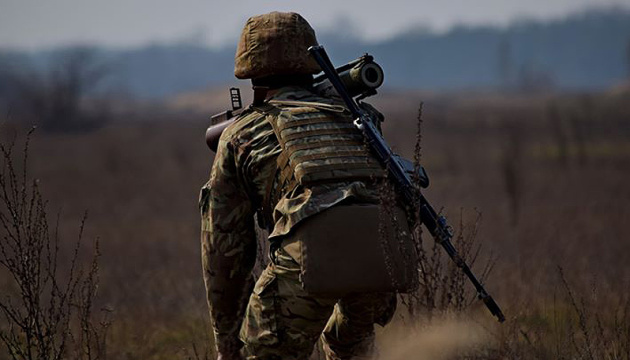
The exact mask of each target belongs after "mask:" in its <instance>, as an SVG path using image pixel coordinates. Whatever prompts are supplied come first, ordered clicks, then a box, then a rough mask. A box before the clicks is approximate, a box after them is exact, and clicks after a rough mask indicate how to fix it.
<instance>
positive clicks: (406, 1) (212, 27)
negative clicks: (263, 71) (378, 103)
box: [0, 0, 630, 49]
mask: <svg viewBox="0 0 630 360" xmlns="http://www.w3.org/2000/svg"><path fill="white" fill-rule="evenodd" d="M613 5H622V6H624V7H628V8H630V0H439V1H436V0H386V1H378V2H377V1H368V0H309V1H303V0H231V1H229V0H178V1H173V0H0V48H7V47H12V48H16V47H17V48H25V49H34V48H37V47H53V46H58V45H67V44H79V43H80V44H86V43H95V44H100V45H109V46H116V47H129V46H137V45H142V44H146V43H150V42H172V41H178V40H183V39H189V40H190V41H199V42H203V43H204V44H208V45H213V46H217V45H219V46H220V45H226V44H231V43H234V41H235V39H236V38H237V36H238V34H239V33H240V29H241V27H242V26H243V24H244V22H245V20H246V19H247V18H248V17H249V16H251V15H255V14H260V13H265V12H269V11H273V10H280V11H296V12H299V13H301V14H302V15H303V16H304V17H305V18H306V19H307V20H309V22H310V23H311V25H313V26H314V27H315V29H316V30H318V31H323V30H330V29H331V28H334V29H336V30H338V31H342V30H345V29H344V28H343V26H341V25H339V24H341V23H343V20H349V21H350V22H351V23H352V24H353V25H352V27H349V28H348V30H349V29H351V28H354V29H355V32H357V33H358V34H359V35H360V36H361V37H363V38H365V39H371V40H375V41H376V40H381V39H384V38H387V37H390V36H392V35H394V34H396V33H398V32H401V31H405V30H408V29H410V28H417V27H429V28H431V29H433V30H436V31H444V30H447V29H449V28H450V27H452V26H453V25H455V24H468V25H474V24H499V25H504V24H507V23H509V22H510V21H511V20H513V19H517V18H523V17H525V18H536V19H550V18H558V17H563V16H566V15H567V14H569V13H575V12H578V11H583V10H584V9H588V8H592V7H601V6H603V7H606V6H613Z"/></svg>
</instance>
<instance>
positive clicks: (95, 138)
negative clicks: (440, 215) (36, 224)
mask: <svg viewBox="0 0 630 360" xmlns="http://www.w3.org/2000/svg"><path fill="white" fill-rule="evenodd" d="M395 95H397V94H391V95H386V96H383V97H382V98H381V99H380V100H375V101H374V103H375V105H377V106H378V107H379V108H380V109H382V110H383V112H384V113H385V115H386V116H387V120H386V122H385V124H384V125H385V126H384V131H385V134H386V137H387V138H388V139H390V141H391V142H392V143H393V144H394V147H395V148H396V149H397V151H399V152H401V153H402V154H404V155H406V156H408V157H410V158H413V155H414V139H415V137H414V134H416V121H415V114H416V110H417V105H418V103H419V100H423V101H424V104H425V105H424V125H423V127H424V128H423V131H422V139H423V140H422V141H423V142H422V161H423V164H424V166H425V167H426V168H427V171H428V173H429V176H430V178H431V186H430V187H429V189H427V190H426V191H425V195H426V196H427V198H428V199H429V200H430V201H431V202H432V203H434V206H435V207H436V208H438V209H439V208H440V207H442V206H443V207H444V210H443V212H444V213H445V214H446V215H448V216H449V219H450V222H451V223H452V224H454V225H455V228H456V230H458V228H459V229H463V230H464V233H463V235H462V237H460V239H461V242H460V243H459V246H470V244H471V241H472V239H475V240H476V241H477V243H478V244H481V245H482V249H481V252H480V255H479V260H478V261H477V264H476V265H477V266H476V267H475V269H474V270H476V272H477V273H479V274H480V273H482V272H483V267H484V265H485V264H486V263H487V260H488V258H489V257H490V253H491V252H492V253H493V254H495V255H496V258H497V260H496V266H495V268H494V270H493V272H492V275H491V277H490V278H489V279H488V280H487V281H486V285H487V288H488V290H489V291H490V292H491V293H492V294H493V295H494V297H495V298H496V300H497V301H498V302H499V304H500V305H502V307H503V310H504V312H505V314H506V316H507V318H508V320H507V322H506V323H505V324H504V325H501V326H499V325H497V324H495V323H494V320H493V319H492V318H491V317H490V315H489V314H488V313H487V312H486V310H485V308H483V306H482V305H481V304H478V303H477V302H474V303H473V305H472V306H465V305H466V304H468V301H467V300H468V299H470V296H471V294H470V293H464V296H465V299H461V298H457V299H455V298H452V297H451V298H449V294H448V292H449V291H450V292H451V294H450V295H457V296H460V295H461V294H462V292H461V291H462V290H461V289H462V286H461V284H460V283H459V282H458V281H459V280H457V279H456V278H448V277H447V278H446V281H444V280H445V279H444V278H440V277H439V276H446V275H447V274H448V271H449V268H448V266H447V265H445V264H447V263H446V260H442V265H440V266H442V267H443V269H444V270H443V271H445V273H442V274H438V275H439V276H437V277H435V279H434V280H435V281H436V282H437V284H438V285H440V286H445V289H447V290H446V291H447V293H446V294H445V295H440V294H434V296H435V297H434V302H433V303H432V306H435V307H437V308H438V310H437V311H438V314H442V312H441V311H439V310H440V309H441V308H444V307H446V308H448V309H455V308H458V307H461V308H466V311H465V312H463V313H460V314H459V316H461V317H464V318H465V319H466V324H470V323H471V322H472V323H474V324H475V326H473V327H470V326H468V325H465V328H466V329H468V330H465V331H468V332H470V331H471V330H470V329H473V330H474V333H475V334H474V336H473V335H471V336H472V340H470V339H469V337H467V336H466V335H462V334H459V335H458V336H457V337H456V338H461V337H463V338H464V340H462V341H464V342H465V344H468V345H466V346H465V347H464V348H461V349H460V350H461V351H460V350H458V351H457V352H456V354H453V353H450V354H449V355H448V358H453V357H455V356H460V357H461V358H467V359H574V358H585V359H628V358H630V353H629V351H630V348H629V346H630V345H629V344H630V341H628V338H630V336H628V335H630V333H629V331H630V330H629V329H630V309H629V306H630V305H629V304H630V302H629V299H628V291H627V289H628V288H630V271H629V270H628V269H629V268H628V267H627V264H628V263H629V262H630V255H629V254H630V241H628V240H629V239H630V230H629V229H630V228H629V227H628V226H626V224H624V222H625V221H627V219H630V206H628V204H627V201H628V199H630V187H628V185H627V184H628V183H629V181H630V166H629V165H630V147H629V145H628V144H629V143H630V142H629V141H628V140H629V138H630V125H629V124H630V123H628V119H630V105H629V104H628V101H627V95H624V94H622V95H618V94H617V95H606V96H604V95H591V96H589V97H584V96H573V95H562V96H561V95H558V96H548V97H528V98H522V97H517V96H489V95H472V94H467V95H457V96H452V97H444V96H436V95H431V96H428V95H422V96H421V97H420V96H417V95H413V94H407V95H404V96H402V97H397V96H395ZM226 105H227V102H226ZM218 110H220V109H217V111H218ZM168 114H169V115H159V116H158V115H156V113H152V114H149V115H146V116H144V115H138V114H136V115H135V117H134V118H131V117H124V118H120V119H118V120H117V121H112V122H111V123H109V124H107V125H106V126H105V127H103V128H99V129H94V131H92V132H86V133H71V134H67V133H37V134H36V135H35V137H34V139H33V141H32V148H31V158H32V168H33V172H34V175H35V176H36V177H37V178H39V179H41V183H40V188H41V189H42V192H43V193H44V195H45V197H46V198H47V199H49V200H50V203H49V205H48V209H51V211H53V212H56V211H57V210H58V209H63V211H62V212H60V214H61V215H60V217H61V218H60V224H61V226H60V229H59V234H60V236H61V239H67V238H69V237H68V236H70V235H72V234H76V226H74V225H76V219H80V218H81V216H82V214H83V212H84V211H85V210H87V211H88V212H89V218H90V220H89V222H88V223H87V226H86V228H85V235H84V236H86V238H96V237H99V238H100V239H102V240H101V245H100V250H101V253H102V256H101V258H100V265H99V268H100V276H99V278H100V287H99V290H98V298H97V302H96V303H95V305H94V309H96V310H98V309H101V308H109V309H113V316H114V321H113V323H112V325H111V327H110V329H109V333H108V338H107V346H108V348H107V355H108V358H111V359H173V358H204V357H206V356H209V354H210V353H209V351H210V350H209V349H210V348H211V347H212V346H211V345H212V344H211V341H212V340H211V339H210V336H209V331H208V316H207V307H206V304H205V295H204V290H203V282H202V278H201V271H200V268H201V266H200V261H199V258H200V255H199V220H198V212H197V204H196V202H197V192H198V189H199V187H200V186H201V185H202V183H203V182H205V181H206V180H207V177H208V174H209V169H210V166H211V163H212V157H211V154H210V152H209V151H208V149H207V148H206V146H205V143H204V141H203V134H204V131H205V127H206V126H207V123H206V119H207V115H208V114H194V113H193V115H191V113H187V114H186V115H185V116H184V115H181V116H179V115H177V114H176V113H172V112H170V113H168ZM146 117H150V118H151V119H152V120H155V121H153V122H147V121H146V120H147V119H146ZM158 117H160V118H159V119H158ZM184 117H187V118H184ZM135 120H143V121H135ZM11 126H12V125H10V124H5V125H4V126H3V128H2V131H1V132H2V137H3V138H5V139H6V138H7V136H10V133H11V132H12V131H17V133H19V134H20V133H24V132H23V130H21V129H19V127H18V128H17V130H12V129H11ZM462 208H463V209H464V211H463V215H462V217H461V218H462V221H461V223H462V225H461V226H459V223H460V214H462V210H461V209H462ZM478 214H481V216H482V220H478ZM73 232H74V233H73ZM472 232H475V235H474V236H472ZM427 235H428V234H425V235H423V236H425V237H426V238H425V244H427V246H428V250H429V251H431V248H430V247H431V246H432V245H431V244H432V240H431V239H430V238H429V237H428V236H427ZM465 244H468V245H465ZM474 249H475V248H474V247H471V251H472V253H473V254H474ZM427 256H428V257H429V258H430V257H431V253H428V255H427ZM436 261H437V259H436ZM559 269H561V270H559ZM449 279H450V280H449ZM9 282H10V279H9V278H7V277H6V276H5V273H2V272H0V286H2V287H1V289H3V294H4V289H5V286H6V285H7V284H9ZM463 287H464V288H470V286H469V284H467V283H465V282H464V284H463ZM449 289H450V290H449ZM425 299H426V297H425ZM440 299H441V300H440ZM438 300H439V301H438ZM458 304H459V305H458ZM404 309H405V308H404V307H401V310H400V311H399V315H398V316H397V318H396V319H397V320H396V321H395V323H394V324H393V325H391V326H390V327H389V328H388V329H385V331H384V332H382V333H383V334H382V335H383V336H382V339H383V340H382V344H381V345H382V347H383V348H385V349H386V350H384V351H383V353H384V354H400V353H402V352H398V353H395V352H392V351H389V350H388V349H389V348H388V347H389V346H400V347H401V349H403V350H405V351H407V350H406V349H412V351H411V350H409V351H411V352H408V353H404V358H411V359H413V358H417V359H423V358H425V357H423V356H424V355H423V353H422V352H423V348H422V347H420V348H418V347H412V346H406V347H405V346H404V345H400V344H398V343H396V342H395V341H393V340H389V339H388V337H387V333H388V332H389V333H391V334H394V333H396V330H395V328H396V327H402V326H404V327H405V329H407V328H408V327H411V328H415V329H417V331H418V334H420V335H419V336H424V337H422V338H421V339H425V340H422V341H418V342H419V343H421V344H433V341H430V340H426V339H431V337H430V336H429V337H427V335H426V334H427V331H429V332H430V331H431V329H433V327H430V328H429V327H427V325H426V324H429V322H428V320H423V319H424V317H423V316H424V315H422V314H421V315H419V317H416V318H415V319H413V320H410V318H409V316H408V314H406V312H405V310H404ZM454 312H455V311H454V310H452V311H451V312H449V314H450V315H449V316H452V315H453V314H452V313H454ZM425 315H426V313H425ZM435 316H437V317H438V319H439V316H441V315H435ZM433 324H436V323H435V321H434V322H433ZM456 324H460V323H459V322H457V323H456ZM435 326H437V328H438V329H439V331H438V332H439V333H440V334H442V335H445V336H447V337H448V335H449V334H450V333H453V332H457V329H460V327H458V326H459V325H457V326H456V325H453V326H452V327H442V326H440V325H439V324H437V325H435ZM427 329H428V330H427ZM445 329H446V330H445ZM480 332H483V333H482V334H479V333H480ZM466 334H467V333H466ZM479 339H482V340H479ZM416 340H417V339H416ZM410 341H415V340H414V338H413V337H411V340H410ZM427 341H429V342H427ZM454 341H457V340H456V339H455V340H454ZM397 344H398V345H397ZM443 344H444V347H446V348H450V347H451V346H455V345H454V342H449V341H445V342H443ZM427 346H429V345H427ZM427 351H429V350H427ZM430 351H432V352H434V351H436V350H435V349H431V350H430ZM432 354H433V353H432ZM392 356H394V355H392ZM396 356H397V355H396ZM434 356H435V357H436V358H443V357H439V356H438V355H434Z"/></svg>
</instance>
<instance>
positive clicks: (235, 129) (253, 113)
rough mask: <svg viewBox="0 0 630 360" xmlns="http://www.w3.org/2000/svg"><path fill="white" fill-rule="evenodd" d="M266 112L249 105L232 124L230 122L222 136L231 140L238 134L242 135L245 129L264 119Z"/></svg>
mask: <svg viewBox="0 0 630 360" xmlns="http://www.w3.org/2000/svg"><path fill="white" fill-rule="evenodd" d="M265 116H266V114H265V113H264V112H262V111H260V109H257V108H255V107H252V106H250V107H248V108H247V109H245V110H243V112H241V113H240V114H239V115H238V116H237V117H236V119H235V120H234V122H233V123H232V124H230V125H229V126H228V127H227V128H225V130H224V131H223V133H222V134H221V138H223V139H224V140H227V141H229V140H231V139H233V138H235V137H237V136H240V135H241V134H242V133H243V132H244V131H246V130H247V129H248V128H250V127H251V126H252V124H253V123H256V122H259V121H262V120H263V119H264V117H265Z"/></svg>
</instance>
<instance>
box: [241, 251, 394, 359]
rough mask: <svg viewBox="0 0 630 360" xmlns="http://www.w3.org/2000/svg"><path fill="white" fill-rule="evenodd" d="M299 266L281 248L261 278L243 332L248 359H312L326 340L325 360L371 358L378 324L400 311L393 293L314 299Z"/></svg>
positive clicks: (250, 304) (251, 299)
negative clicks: (304, 282)
mask: <svg viewBox="0 0 630 360" xmlns="http://www.w3.org/2000/svg"><path fill="white" fill-rule="evenodd" d="M299 274H300V265H299V264H298V263H297V262H296V261H295V260H294V259H293V258H292V257H291V256H289V254H288V253H286V252H285V251H284V250H283V249H282V248H280V249H278V250H276V252H275V256H274V262H273V263H271V264H270V265H269V266H268V267H267V268H266V269H265V270H264V271H263V273H262V275H261V277H260V278H259V279H258V282H257V283H256V286H255V288H254V291H253V293H252V295H251V297H250V299H249V305H248V307H247V311H246V314H245V319H244V322H243V326H242V328H241V334H240V336H241V339H242V340H243V342H244V343H245V349H244V353H245V356H246V359H248V360H263V359H264V360H272V359H273V360H275V359H278V360H280V359H294V360H301V359H304V360H306V359H308V358H309V356H310V355H311V353H312V352H313V347H314V345H315V343H316V342H317V340H319V339H320V337H321V339H322V342H323V345H324V352H325V354H326V358H327V359H331V360H332V359H335V360H336V359H371V358H372V357H373V355H374V324H375V323H378V324H380V325H382V326H384V325H385V324H386V323H388V322H389V321H390V320H391V317H392V316H393V314H394V311H395V309H396V296H395V295H394V294H393V293H373V294H353V295H348V296H345V297H342V298H340V299H339V298H333V297H314V296H311V295H309V294H308V293H306V292H305V291H304V289H303V288H302V286H301V285H300V281H299Z"/></svg>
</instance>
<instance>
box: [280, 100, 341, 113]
mask: <svg viewBox="0 0 630 360" xmlns="http://www.w3.org/2000/svg"><path fill="white" fill-rule="evenodd" d="M269 103H270V104H273V105H280V106H282V105H284V106H298V107H312V108H315V109H319V110H324V111H332V112H338V113H342V112H344V111H347V110H346V108H345V107H343V106H341V105H333V104H325V103H318V102H310V101H294V100H270V101H269Z"/></svg>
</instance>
